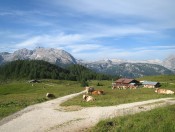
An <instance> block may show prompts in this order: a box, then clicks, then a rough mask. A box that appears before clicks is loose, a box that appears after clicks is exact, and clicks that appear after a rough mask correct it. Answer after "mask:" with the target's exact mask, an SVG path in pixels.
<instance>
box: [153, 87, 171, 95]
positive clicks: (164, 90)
mask: <svg viewBox="0 0 175 132" xmlns="http://www.w3.org/2000/svg"><path fill="white" fill-rule="evenodd" d="M155 92H156V93H158V94H174V91H172V90H168V89H159V88H156V90H155Z"/></svg>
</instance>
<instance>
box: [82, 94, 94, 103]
mask: <svg viewBox="0 0 175 132" xmlns="http://www.w3.org/2000/svg"><path fill="white" fill-rule="evenodd" d="M83 100H85V101H86V102H90V101H94V100H95V98H93V97H92V96H89V95H83Z"/></svg>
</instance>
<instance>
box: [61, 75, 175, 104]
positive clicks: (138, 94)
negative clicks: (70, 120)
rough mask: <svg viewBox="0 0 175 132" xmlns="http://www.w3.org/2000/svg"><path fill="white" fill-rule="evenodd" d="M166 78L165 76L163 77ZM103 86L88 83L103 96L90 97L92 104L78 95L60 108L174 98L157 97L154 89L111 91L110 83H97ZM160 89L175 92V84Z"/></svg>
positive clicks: (165, 84) (164, 85) (168, 84)
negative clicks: (103, 93) (93, 99)
mask: <svg viewBox="0 0 175 132" xmlns="http://www.w3.org/2000/svg"><path fill="white" fill-rule="evenodd" d="M165 78H166V76H165ZM174 81H175V80H174ZM99 83H100V84H102V85H103V86H97V84H98V81H91V82H89V84H90V85H92V86H94V87H95V89H101V90H104V92H105V95H96V96H95V95H92V96H93V97H95V99H96V100H95V101H94V102H84V101H83V100H82V95H79V96H77V97H75V98H73V99H71V100H68V101H66V102H64V103H62V104H61V105H62V106H71V105H79V106H83V107H92V106H111V105H118V104H123V103H131V102H136V101H144V100H149V99H157V98H165V97H175V96H174V95H159V94H157V93H155V92H154V90H155V89H149V88H138V89H135V90H134V89H131V90H130V89H127V90H118V89H114V90H112V89H111V81H101V82H99ZM161 84H162V86H161V88H165V89H170V90H173V91H175V84H174V83H173V84H171V83H161Z"/></svg>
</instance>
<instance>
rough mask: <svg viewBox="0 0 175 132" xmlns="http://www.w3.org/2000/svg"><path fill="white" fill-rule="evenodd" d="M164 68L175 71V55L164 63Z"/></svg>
mask: <svg viewBox="0 0 175 132" xmlns="http://www.w3.org/2000/svg"><path fill="white" fill-rule="evenodd" d="M163 66H165V67H167V68H169V69H171V70H173V71H175V55H170V56H168V57H167V58H165V60H164V61H163Z"/></svg>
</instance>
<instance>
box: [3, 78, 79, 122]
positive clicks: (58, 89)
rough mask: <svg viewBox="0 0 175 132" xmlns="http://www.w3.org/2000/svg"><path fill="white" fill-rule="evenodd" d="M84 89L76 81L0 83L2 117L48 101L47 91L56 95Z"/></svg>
mask: <svg viewBox="0 0 175 132" xmlns="http://www.w3.org/2000/svg"><path fill="white" fill-rule="evenodd" d="M80 91H82V87H80V83H78V82H76V81H60V80H43V81H42V82H41V83H34V84H33V86H32V84H31V83H28V82H27V81H12V82H6V83H1V84H0V119H2V118H3V117H5V116H8V115H10V114H12V113H14V112H16V111H19V110H21V109H23V108H25V107H27V106H29V105H32V104H36V103H41V102H44V101H47V100H48V99H47V98H46V93H47V92H48V93H53V94H54V95H55V96H56V97H60V96H64V95H68V94H72V93H76V92H80Z"/></svg>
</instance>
